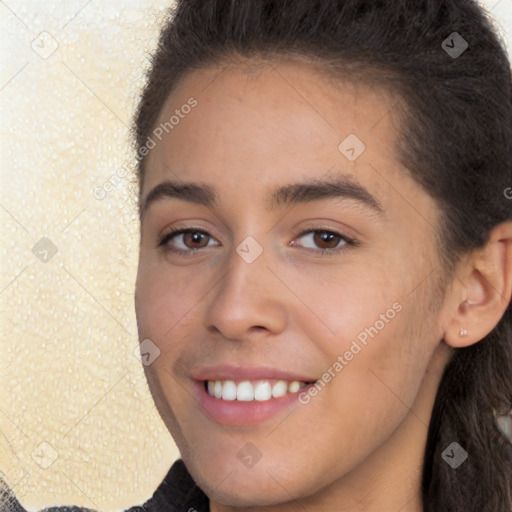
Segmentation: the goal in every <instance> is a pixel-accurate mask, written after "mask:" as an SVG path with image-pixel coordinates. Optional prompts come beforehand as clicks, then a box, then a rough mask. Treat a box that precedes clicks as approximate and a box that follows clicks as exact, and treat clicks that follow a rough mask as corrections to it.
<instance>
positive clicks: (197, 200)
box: [136, 62, 443, 510]
mask: <svg viewBox="0 0 512 512" xmlns="http://www.w3.org/2000/svg"><path fill="white" fill-rule="evenodd" d="M187 105H188V106H187ZM395 109H396V105H395V104H394V101H393V100H391V99H389V98H388V97H387V96H386V95H384V94H383V93H381V92H380V91H374V90H371V89H369V88H366V87H363V86H356V85H349V84H343V83H339V84H338V85H337V86H335V85H334V84H333V83H332V82H328V81H327V80H326V79H324V78H322V77H321V76H320V75H318V74H316V73H315V72H314V71H313V70H312V69H311V68H308V67H307V66H306V65H304V64H298V63H291V62H290V63H276V64H275V65H274V67H272V68H271V67H268V66H267V67H265V66H261V67H251V68H244V67H241V66H234V65H232V66H230V67H227V68H226V69H224V70H223V68H216V69H207V70H201V71H196V72H193V73H191V74H189V75H188V76H187V78H186V79H185V80H184V82H182V84H181V85H180V87H179V88H178V89H176V90H175V91H174V92H173V94H172V95H171V97H170V98H169V99H168V101H167V102H166V104H165V106H164V108H163V110H162V112H161V114H160V117H159V120H158V123H157V127H156V130H157V131H155V132H153V134H151V139H152V142H148V147H151V148H152V149H151V152H150V155H149V158H148V162H147V173H146V176H145V179H144V186H143V190H142V191H141V201H142V203H143V204H144V205H145V210H144V216H143V221H142V238H141V247H140V264H139V270H138V276H137V288H136V313H137V321H138V328H139V335H140V340H141V341H142V340H146V339H149V340H151V343H150V344H148V343H149V342H145V343H146V345H145V346H146V348H147V351H148V352H149V353H150V355H149V356H146V358H148V361H150V360H151V361H152V362H151V364H148V365H147V366H145V370H146V375H147V378H148V381H149V385H150V389H151V392H152V394H153V397H154V400H155V403H156V406H157V407H158V410H159V412H160V414H161V416H162V418H163V420H164V422H165V423H166V425H167V427H168V428H169V430H170V432H171V433H172V435H173V437H174V439H175V440H176V443H177V445H178V447H179V449H180V452H181V455H182V457H183V459H184V461H185V463H186V465H187V467H188V469H189V471H190V472H191V474H192V476H193V477H194V478H195V480H196V481H197V482H198V483H199V484H200V486H201V487H202V488H203V489H204V490H205V491H206V492H207V494H209V496H210V497H211V498H212V502H222V503H226V504H232V505H239V506H240V505H246V506H248V505H255V504H258V505H265V504H276V503H282V502H290V501H293V500H300V499H301V498H303V497H305V496H309V497H310V498H308V499H309V500H311V501H310V503H313V502H315V500H317V501H318V500H319V501H318V502H319V503H320V502H325V503H327V501H325V500H328V496H329V495H331V496H335V495H336V493H337V492H340V489H342V488H344V490H345V492H344V494H343V496H344V497H345V498H346V501H345V502H343V503H346V504H348V503H349V501H350V499H349V497H350V495H351V493H353V494H354V495H356V494H357V495H358V496H359V497H361V494H363V495H364V498H363V500H364V499H370V498H371V497H372V495H373V494H374V493H375V492H380V491H378V489H385V488H386V486H387V492H389V493H390V494H392V493H393V489H389V483H388V482H384V481H383V480H382V474H383V472H384V473H385V474H386V475H387V476H386V478H387V479H389V482H391V481H393V478H395V479H399V478H401V485H402V487H403V488H409V487H410V488H411V493H413V492H414V491H415V489H416V488H417V489H419V470H420V466H421V459H422V455H423V448H424V443H425V440H426V434H427V426H428V422H429V415H430V410H431V406H432V403H433V399H434V396H435V391H436V389H437V384H438V372H437V373H436V372H434V371H430V370H432V367H433V364H434V362H433V361H434V357H433V355H434V353H436V354H437V351H436V352H435V350H436V347H438V345H439V342H440V340H441V338H442V336H443V329H442V321H441V318H440V312H439V311H440V309H439V308H438V309H436V308H435V305H434V302H435V301H437V300H438V299H440V298H442V297H440V296H439V273H440V269H439V260H438V255H437V251H436V245H435V231H436V229H437V225H438V224H437V214H436V209H435V204H434V202H433V200H432V199H431V198H430V197H429V196H428V195H427V194H426V193H424V192H423V191H422V190H421V189H420V188H419V186H418V185H417V184H415V182H413V181H412V179H410V178H409V177H408V176H407V175H406V173H405V171H404V169H403V168H401V167H400V165H399V164H398V162H397V161H396V159H395V153H394V148H393V145H394V142H395V139H396V137H397V135H398V132H397V126H396V124H394V123H393V116H394V115H395V114H396V110H395ZM173 116H174V117H173ZM164 123H167V125H165V127H164V128H162V127H163V126H164ZM158 127H160V129H158ZM160 139H161V140H160ZM153 146H154V147H153ZM164 183H168V185H167V187H166V188H161V189H160V192H161V193H159V194H156V193H152V191H153V190H154V189H155V187H158V186H160V185H162V184H164ZM203 188H205V189H206V190H202V189H203ZM162 191H163V192H162ZM148 195H151V197H150V200H149V202H147V204H146V199H147V198H148ZM172 229H179V230H190V231H189V232H186V233H175V234H174V235H169V232H170V230H172ZM166 235H169V236H166ZM162 239H163V241H164V243H161V240H162ZM439 305H441V304H439ZM436 311H437V312H436ZM154 346H156V347H158V349H157V348H155V347H154ZM158 350H160V354H159V355H158V357H156V359H154V361H153V358H154V357H155V356H156V355H157V354H158ZM435 360H436V361H438V360H439V358H435ZM427 369H429V371H428V372H427ZM434 374H435V377H432V375H434ZM208 382H210V384H208ZM311 383H316V385H315V384H311ZM208 387H209V389H210V390H209V391H208V389H207V388H208ZM298 388H299V389H298ZM283 393H285V394H283ZM211 394H212V395H214V396H211ZM216 394H217V396H221V398H218V397H216V396H215V395H216ZM254 395H255V398H253V397H254ZM235 396H236V397H238V398H236V399H234V398H235ZM377 475H381V476H380V477H379V476H377ZM322 500H323V501H322ZM342 506H344V505H343V504H339V506H338V508H337V510H342ZM218 510H220V508H219V509H218ZM343 510H345V509H344V508H343Z"/></svg>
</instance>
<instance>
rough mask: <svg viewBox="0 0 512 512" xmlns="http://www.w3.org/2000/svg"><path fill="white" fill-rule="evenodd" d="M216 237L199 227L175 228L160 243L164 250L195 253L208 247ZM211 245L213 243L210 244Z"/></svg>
mask: <svg viewBox="0 0 512 512" xmlns="http://www.w3.org/2000/svg"><path fill="white" fill-rule="evenodd" d="M213 240H214V239H213V238H212V237H211V236H210V235H209V234H208V233H206V232H205V231H201V230H198V229H192V228H189V229H175V230H173V231H171V232H169V233H167V234H166V235H164V236H163V237H162V238H161V239H160V241H159V242H158V245H159V246H161V247H163V248H164V250H168V251H172V252H176V253H182V254H185V253H192V254H193V253H194V252H196V251H197V250H199V249H204V248H206V247H208V245H209V243H210V241H213ZM210 245H211V244H210Z"/></svg>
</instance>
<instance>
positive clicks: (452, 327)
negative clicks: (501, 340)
mask: <svg viewBox="0 0 512 512" xmlns="http://www.w3.org/2000/svg"><path fill="white" fill-rule="evenodd" d="M456 276H457V277H456V278H455V280H454V282H453V284H452V287H451V290H450V295H451V297H450V300H449V301H448V304H449V307H451V310H452V313H451V315H450V317H451V318H450V321H449V322H448V323H447V327H446V330H445V335H444V340H445V342H446V343H447V344H448V345H450V346H452V347H454V348H461V347H467V346H470V345H473V344H474V343H477V342H478V341H480V340H482V339H483V338H485V337H486V336H487V335H488V334H489V333H490V332H491V331H492V330H493V329H494V327H496V325H497V324H498V323H499V321H500V319H501V317H502V316H503V314H504V313H505V311H506V309H507V307H508V306H509V305H510V301H511V295H512V222H505V223H503V224H500V225H499V226H497V227H496V228H494V229H493V231H492V232H491V234H490V236H489V238H488V241H487V242H486V244H485V246H484V247H482V248H480V249H478V250H476V251H474V252H473V253H472V254H471V255H469V256H468V258H466V259H465V260H464V261H463V263H461V265H460V268H459V269H458V270H457V272H456Z"/></svg>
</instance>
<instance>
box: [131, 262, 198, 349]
mask: <svg viewBox="0 0 512 512" xmlns="http://www.w3.org/2000/svg"><path fill="white" fill-rule="evenodd" d="M196 275H197V274H196ZM197 279H198V278H194V276H193V275H191V273H188V274H187V276H186V277H185V276H184V274H183V273H181V274H180V273H179V272H171V271H169V269H168V268H166V266H165V265H162V264H158V265H144V264H141V265H140V266H139V270H138V273H137V284H136V294H135V309H136V315H137V323H138V326H139V331H140V335H141V336H145V337H148V338H150V339H155V340H159V341H160V342H162V343H163V342H165V341H166V340H167V339H169V337H171V336H172V335H173V334H174V332H175V330H177V329H179V328H180V327H181V326H182V324H184V323H186V321H187V318H188V317H192V316H193V315H194V307H195V306H196V305H197V304H198V303H199V300H200V298H201V296H202V295H201V290H200V288H198V286H199V283H198V282H195V281H197Z"/></svg>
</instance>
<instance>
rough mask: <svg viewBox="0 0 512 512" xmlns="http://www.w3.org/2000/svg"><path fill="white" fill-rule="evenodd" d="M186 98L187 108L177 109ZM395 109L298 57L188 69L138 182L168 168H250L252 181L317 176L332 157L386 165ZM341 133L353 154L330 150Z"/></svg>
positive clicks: (381, 96)
mask: <svg viewBox="0 0 512 512" xmlns="http://www.w3.org/2000/svg"><path fill="white" fill-rule="evenodd" d="M191 99H193V100H194V101H195V102H196V106H195V107H194V108H193V109H192V110H191V109H189V108H188V107H185V108H183V107H184V106H186V105H187V104H188V103H190V101H191ZM395 110H396V100H394V98H392V97H391V96H390V95H389V94H388V93H387V92H385V89H384V88H382V89H380V88H375V87H373V88H372V87H369V86H365V85H362V84H360V83H357V82H351V81H348V80H343V79H339V80H333V79H330V78H329V77H328V76H327V75H326V74H321V73H320V72H319V71H318V70H317V69H316V68H314V67H312V66H308V65H306V64H305V63H302V62H274V63H268V62H267V63H261V62H253V61H248V62H245V63H238V64H236V65H235V64H229V65H225V66H218V67H213V68H206V69H202V70H196V71H193V72H191V73H189V74H188V75H186V77H185V78H184V79H183V81H182V82H181V83H180V84H179V86H178V87H177V88H176V89H175V90H174V91H173V93H172V94H171V95H170V96H169V98H168V99H167V101H166V102H165V104H164V107H163V108H162V110H161V112H160V115H159V118H158V120H157V123H156V126H155V128H158V127H159V126H160V127H162V126H163V127H165V126H167V128H168V129H167V130H163V131H162V130H161V132H162V134H161V140H160V139H158V140H157V139H155V141H156V147H154V148H153V149H152V150H151V151H150V154H149V156H148V160H147V165H146V169H147V173H146V177H145V180H144V181H145V185H147V186H145V187H144V188H145V189H146V190H147V189H148V187H149V185H154V184H156V183H158V182H160V181H162V180H163V179H165V178H166V177H169V173H170V172H171V173H172V172H174V173H176V174H178V176H175V178H176V177H180V178H183V179H192V178H196V179H201V180H203V181H205V180H208V179H209V180H213V181H215V180H216V179H220V178H223V177H225V176H226V174H229V175H230V176H231V177H232V178H233V179H234V180H238V183H239V184H241V183H248V182H249V181H250V177H251V173H257V174H258V175H259V177H260V178H261V179H265V177H267V178H270V176H274V177H277V176H278V175H279V174H280V173H281V174H282V175H283V176H284V174H285V173H287V172H293V173H295V175H296V176H298V175H301V176H311V175H312V174H313V175H316V177H320V176H321V175H322V174H325V173H327V172H328V171H329V169H330V168H332V167H333V165H334V166H338V167H341V168H342V169H344V170H345V171H346V172H347V173H348V174H352V175H355V174H359V173H361V171H362V167H363V165H362V163H363V162H364V161H366V162H368V160H369V157H371V159H372V161H374V163H378V164H379V165H381V164H382V158H383V157H384V158H385V159H386V160H387V162H386V164H387V165H388V164H389V163H390V161H391V160H393V168H396V167H397V164H396V161H394V152H393V147H394V143H395V140H396V137H397V134H398V130H397V128H396V122H395V115H394V114H395V113H396V112H395ZM185 111H186V112H188V113H186V114H184V112H185ZM173 115H174V119H173V121H174V122H173V123H172V126H170V125H169V120H170V119H171V117H172V116H173ZM177 115H180V117H179V119H178V117H177ZM176 121H178V122H176ZM166 123H167V125H166ZM356 137H357V138H356ZM153 138H154V137H153ZM347 138H348V141H349V142H355V143H356V144H357V146H358V147H356V148H355V149H356V151H363V153H362V154H361V157H358V158H357V160H355V161H350V160H349V159H348V158H347V155H345V154H343V152H341V151H340V143H342V142H343V141H344V140H346V139H347ZM349 149H350V148H349ZM349 156H350V155H349ZM269 163H270V164H269ZM248 180H249V181H248Z"/></svg>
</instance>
